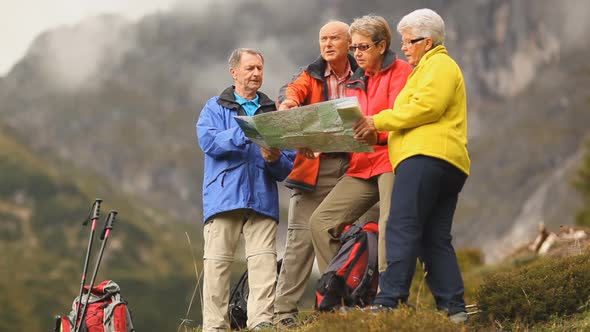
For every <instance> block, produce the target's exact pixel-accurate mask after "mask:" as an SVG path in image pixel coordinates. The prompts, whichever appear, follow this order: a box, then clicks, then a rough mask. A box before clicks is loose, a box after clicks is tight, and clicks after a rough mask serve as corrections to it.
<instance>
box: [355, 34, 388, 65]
mask: <svg viewBox="0 0 590 332" xmlns="http://www.w3.org/2000/svg"><path fill="white" fill-rule="evenodd" d="M351 37H352V44H351V45H350V50H351V51H352V52H353V54H354V59H355V60H356V62H357V63H358V65H359V67H361V68H362V69H364V70H365V71H366V72H372V73H375V72H377V71H379V70H380V69H381V65H382V64H383V54H385V41H378V42H377V43H373V40H372V39H371V37H369V36H363V35H361V34H359V33H353V34H352V36H351Z"/></svg>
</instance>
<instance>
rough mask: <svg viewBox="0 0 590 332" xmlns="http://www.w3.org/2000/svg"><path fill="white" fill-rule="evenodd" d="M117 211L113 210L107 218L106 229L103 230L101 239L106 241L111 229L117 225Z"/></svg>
mask: <svg viewBox="0 0 590 332" xmlns="http://www.w3.org/2000/svg"><path fill="white" fill-rule="evenodd" d="M117 213H118V212H117V211H115V210H111V212H109V214H108V216H107V221H106V222H105V223H104V229H103V230H102V234H100V239H101V240H104V239H105V238H106V237H108V235H109V234H110V232H111V229H113V226H114V224H115V217H116V216H117Z"/></svg>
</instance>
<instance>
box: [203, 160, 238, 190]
mask: <svg viewBox="0 0 590 332" xmlns="http://www.w3.org/2000/svg"><path fill="white" fill-rule="evenodd" d="M245 163H246V162H245V161H242V162H240V163H238V164H236V165H232V166H230V167H228V168H226V169H224V170H223V171H221V172H219V174H217V176H215V177H214V178H213V179H212V180H211V181H209V182H208V183H207V184H206V185H205V188H208V187H209V186H210V185H212V184H213V183H215V182H217V180H218V179H219V177H221V186H222V187H223V178H224V177H225V175H226V174H227V173H228V172H231V171H233V170H234V169H236V168H239V167H241V166H242V165H244V164H245Z"/></svg>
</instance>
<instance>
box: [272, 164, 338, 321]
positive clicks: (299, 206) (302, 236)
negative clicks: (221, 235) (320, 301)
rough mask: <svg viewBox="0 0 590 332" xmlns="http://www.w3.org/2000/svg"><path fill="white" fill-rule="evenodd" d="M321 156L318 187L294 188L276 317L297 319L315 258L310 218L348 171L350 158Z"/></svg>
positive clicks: (279, 318)
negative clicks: (310, 189) (309, 190)
mask: <svg viewBox="0 0 590 332" xmlns="http://www.w3.org/2000/svg"><path fill="white" fill-rule="evenodd" d="M321 158H322V160H321V163H320V170H319V176H318V182H317V186H316V190H315V191H313V192H301V191H299V190H296V189H294V190H293V194H292V196H291V200H290V202H289V219H288V222H289V224H288V226H287V242H286V245H285V254H284V255H283V265H282V267H281V272H280V273H279V279H278V282H277V294H276V299H275V319H276V320H281V319H284V318H288V317H289V318H293V319H296V318H297V313H298V308H297V305H298V303H299V300H300V299H301V297H302V296H303V293H304V292H305V288H306V286H307V281H308V279H309V276H310V275H311V271H312V268H313V261H314V258H315V254H314V249H313V244H312V241H311V233H310V231H309V218H310V217H311V215H312V213H313V212H314V211H315V209H316V208H317V207H318V205H320V203H321V202H322V201H323V200H324V198H325V197H326V196H327V195H328V193H329V192H330V190H332V188H334V186H335V185H336V183H337V182H338V180H339V179H341V178H342V177H343V176H344V174H345V173H346V171H347V170H348V159H347V158H343V157H337V158H324V157H321Z"/></svg>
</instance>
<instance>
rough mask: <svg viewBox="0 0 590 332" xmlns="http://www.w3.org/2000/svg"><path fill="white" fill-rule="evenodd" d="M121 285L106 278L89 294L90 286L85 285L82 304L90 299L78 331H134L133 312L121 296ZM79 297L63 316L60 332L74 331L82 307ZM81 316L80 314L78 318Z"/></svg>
mask: <svg viewBox="0 0 590 332" xmlns="http://www.w3.org/2000/svg"><path fill="white" fill-rule="evenodd" d="M120 291H121V290H120V288H119V285H117V284H116V283H115V282H114V281H112V280H105V281H103V282H101V283H100V284H98V285H97V286H95V287H92V291H91V292H90V295H88V286H84V295H82V304H84V303H86V297H87V296H90V299H89V301H88V310H87V311H86V318H85V319H84V322H83V323H82V325H81V326H80V328H79V329H78V332H134V331H135V329H134V328H133V323H132V321H131V313H130V311H129V308H128V307H127V302H126V301H125V300H123V299H122V298H121V294H120ZM79 302H80V301H79V298H78V297H76V299H75V300H74V303H73V304H72V311H71V312H70V314H69V315H68V316H64V317H61V328H60V332H73V331H74V322H73V320H74V317H75V316H76V311H77V310H78V309H79V311H78V315H79V313H80V312H81V311H82V308H81V307H80V308H79V307H78V306H79ZM79 319H80V317H79V316H78V320H79Z"/></svg>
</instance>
